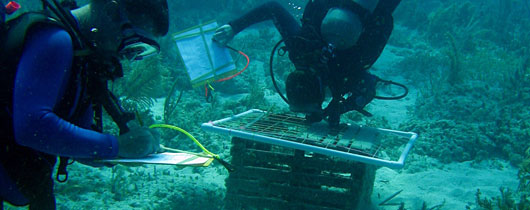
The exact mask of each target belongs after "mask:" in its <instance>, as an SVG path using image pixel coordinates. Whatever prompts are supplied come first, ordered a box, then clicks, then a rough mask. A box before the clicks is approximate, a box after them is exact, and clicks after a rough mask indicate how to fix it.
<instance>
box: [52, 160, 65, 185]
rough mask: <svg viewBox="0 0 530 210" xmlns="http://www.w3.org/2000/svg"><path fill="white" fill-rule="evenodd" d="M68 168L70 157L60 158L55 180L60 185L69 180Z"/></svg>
mask: <svg viewBox="0 0 530 210" xmlns="http://www.w3.org/2000/svg"><path fill="white" fill-rule="evenodd" d="M67 166H68V157H59V167H58V168H57V174H56V176H55V179H56V180H57V181H58V182H60V183H64V182H66V180H68V171H67V170H66V167H67Z"/></svg>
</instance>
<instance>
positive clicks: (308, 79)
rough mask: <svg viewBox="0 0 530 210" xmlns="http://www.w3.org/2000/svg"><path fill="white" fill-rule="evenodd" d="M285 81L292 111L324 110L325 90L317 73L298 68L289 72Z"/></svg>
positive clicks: (313, 111) (312, 111)
mask: <svg viewBox="0 0 530 210" xmlns="http://www.w3.org/2000/svg"><path fill="white" fill-rule="evenodd" d="M285 83H286V84H285V89H286V92H287V98H288V100H289V108H290V109H291V111H293V112H302V113H315V112H321V111H322V102H323V101H324V91H323V86H322V81H321V80H320V77H318V76H317V75H316V74H315V73H311V72H307V71H301V70H296V71H293V72H291V73H290V74H289V76H288V77H287V80H286V82H285Z"/></svg>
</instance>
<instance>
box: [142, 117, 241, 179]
mask: <svg viewBox="0 0 530 210" xmlns="http://www.w3.org/2000/svg"><path fill="white" fill-rule="evenodd" d="M149 128H169V129H172V130H176V131H179V132H181V133H183V134H184V135H186V136H187V137H188V138H189V139H191V140H193V142H195V144H196V145H197V146H199V148H201V150H202V151H203V152H204V153H205V154H207V155H210V156H212V157H213V158H214V159H215V160H217V161H219V163H221V165H223V167H225V168H226V169H227V170H228V171H230V172H232V171H234V167H232V166H231V165H230V163H228V162H226V161H224V160H223V159H221V157H219V155H217V154H214V153H212V152H210V151H208V150H207V149H206V148H205V147H204V146H202V144H201V143H200V142H199V141H198V140H197V139H196V138H195V137H193V135H191V134H190V133H188V132H187V131H185V130H184V129H182V128H179V127H177V126H173V125H167V124H153V125H151V126H149ZM162 148H163V149H166V150H175V149H171V148H167V147H164V146H162Z"/></svg>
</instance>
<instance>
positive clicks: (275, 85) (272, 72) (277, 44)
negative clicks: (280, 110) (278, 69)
mask: <svg viewBox="0 0 530 210" xmlns="http://www.w3.org/2000/svg"><path fill="white" fill-rule="evenodd" d="M283 42H284V39H282V40H280V41H278V43H276V45H274V48H272V51H271V58H270V61H269V68H270V75H271V79H272V84H273V85H274V89H276V92H277V93H278V94H279V95H280V97H282V99H283V101H285V103H287V104H289V101H288V100H287V98H285V96H284V95H283V94H282V92H280V88H278V84H276V79H275V78H274V71H273V68H272V65H273V63H274V62H273V61H274V54H275V53H276V49H277V48H278V46H280V44H282V43H283Z"/></svg>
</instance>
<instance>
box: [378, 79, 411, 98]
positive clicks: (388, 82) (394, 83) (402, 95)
mask: <svg viewBox="0 0 530 210" xmlns="http://www.w3.org/2000/svg"><path fill="white" fill-rule="evenodd" d="M377 81H378V82H382V83H385V84H391V85H396V86H399V87H401V88H403V90H404V93H403V94H401V95H399V96H391V97H386V96H374V98H375V99H379V100H399V99H402V98H405V96H407V95H408V94H409V89H408V88H407V86H405V85H404V84H400V83H397V82H394V81H390V80H384V79H381V78H379V77H378V78H377Z"/></svg>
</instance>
